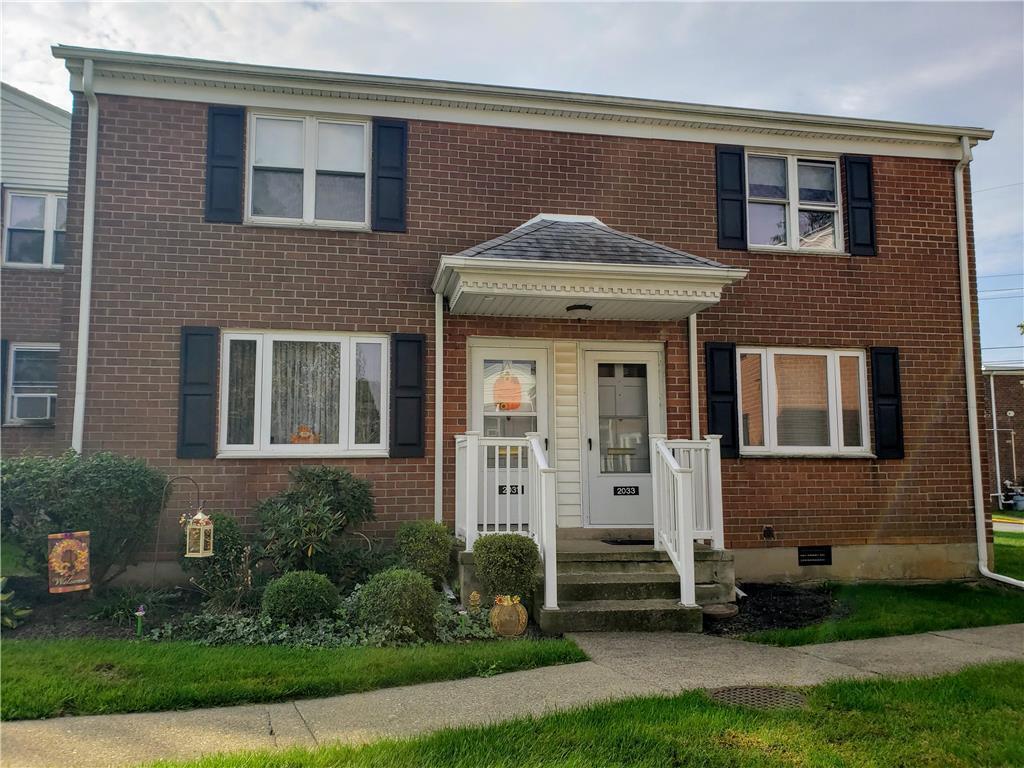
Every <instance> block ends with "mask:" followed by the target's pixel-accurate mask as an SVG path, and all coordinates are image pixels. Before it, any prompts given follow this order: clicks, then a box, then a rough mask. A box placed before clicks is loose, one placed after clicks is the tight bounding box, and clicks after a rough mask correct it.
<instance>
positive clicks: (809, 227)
mask: <svg viewBox="0 0 1024 768" xmlns="http://www.w3.org/2000/svg"><path fill="white" fill-rule="evenodd" d="M747 220H748V235H747V240H748V245H749V246H750V247H752V248H778V249H786V250H807V251H837V252H838V251H841V250H842V247H843V235H842V216H841V215H840V208H839V163H838V160H835V159H828V158H813V157H797V156H794V155H771V154H754V153H750V154H748V155H747Z"/></svg>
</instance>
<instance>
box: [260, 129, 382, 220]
mask: <svg viewBox="0 0 1024 768" xmlns="http://www.w3.org/2000/svg"><path fill="white" fill-rule="evenodd" d="M369 130H370V129H369V123H367V122H359V121H344V120H334V119H325V118H318V117H296V116H291V115H286V114H282V115H275V114H267V115H260V114H254V115H252V116H251V118H250V122H249V136H250V140H249V185H248V188H249V200H248V205H249V209H248V210H249V219H250V220H251V221H253V222H267V223H272V224H303V225H305V226H309V225H314V226H328V227H352V228H365V227H367V226H368V218H369V217H368V213H369V207H370V206H369V194H370V189H369V185H368V184H367V179H366V174H367V167H368V165H369V151H370V141H369V136H370V133H369Z"/></svg>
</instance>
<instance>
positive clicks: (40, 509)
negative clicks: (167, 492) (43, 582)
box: [0, 451, 166, 586]
mask: <svg viewBox="0 0 1024 768" xmlns="http://www.w3.org/2000/svg"><path fill="white" fill-rule="evenodd" d="M165 482H166V477H165V476H164V474H163V473H162V472H159V471H158V470H156V469H153V468H152V467H150V466H148V465H147V464H146V463H145V462H143V461H141V460H140V459H131V458H127V457H124V456H118V455H116V454H113V453H95V454H92V455H89V456H79V455H78V454H76V453H75V452H74V451H68V452H66V453H64V454H62V455H60V456H56V457H40V456H26V457H18V458H13V459H5V460H3V462H0V494H2V502H0V506H2V515H3V519H4V520H5V521H8V526H9V534H10V536H11V537H12V539H14V541H15V542H16V543H17V544H18V545H19V546H20V547H21V548H22V550H23V551H24V553H25V559H26V563H27V565H29V567H30V568H31V569H32V570H33V571H35V572H40V573H41V572H45V567H46V542H47V539H46V537H47V535H48V534H51V533H61V532H63V531H83V530H85V531H89V532H90V540H89V557H90V561H91V569H92V581H93V584H94V585H97V586H101V585H104V584H107V583H109V582H110V581H111V580H112V579H114V578H116V577H117V576H119V575H120V574H121V573H123V572H124V571H125V570H127V568H128V566H129V565H130V564H131V563H134V562H136V561H137V555H138V553H139V551H140V549H141V547H142V546H143V545H144V544H146V543H148V542H149V541H150V539H151V537H152V535H153V532H154V530H155V528H156V522H157V518H158V517H159V514H160V503H161V499H162V496H163V490H164V484H165Z"/></svg>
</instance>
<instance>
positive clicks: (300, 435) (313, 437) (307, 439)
mask: <svg viewBox="0 0 1024 768" xmlns="http://www.w3.org/2000/svg"><path fill="white" fill-rule="evenodd" d="M288 442H290V443H292V444H293V445H296V444H308V443H319V442H320V435H318V434H317V433H316V432H314V431H313V428H312V427H311V426H309V425H308V424H300V425H299V428H298V429H297V430H295V432H294V433H292V436H291V437H290V438H289V440H288Z"/></svg>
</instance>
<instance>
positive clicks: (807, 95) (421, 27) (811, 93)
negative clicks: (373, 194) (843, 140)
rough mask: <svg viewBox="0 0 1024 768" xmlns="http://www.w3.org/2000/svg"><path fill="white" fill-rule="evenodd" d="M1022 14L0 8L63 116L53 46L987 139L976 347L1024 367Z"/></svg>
mask: <svg viewBox="0 0 1024 768" xmlns="http://www.w3.org/2000/svg"><path fill="white" fill-rule="evenodd" d="M1022 9H1024V5H1022V4H1021V3H1019V2H1005V3H954V2H946V3H938V4H931V3H826V2H820V3H814V4H810V3H799V4H785V3H754V4H727V3H713V4H698V3H685V4H639V3H637V4H610V3H574V4H559V5H554V4H517V5H506V4H451V5H442V4H432V3H416V4H371V3H359V4H342V3H329V2H309V3H280V4H274V3H227V2H221V3H184V2H177V3H148V4H144V3H139V4H135V3H96V2H81V3H71V4H60V3H50V2H35V3H18V2H12V1H11V0H5V2H3V4H2V6H0V13H2V19H0V21H2V26H3V32H2V36H3V40H2V42H3V53H2V60H0V66H2V77H3V80H4V81H6V82H8V83H11V84H12V85H15V86H17V87H19V88H21V89H23V90H26V91H28V92H30V93H32V94H34V95H36V96H39V97H41V98H44V99H46V100H47V101H51V102H53V103H55V104H59V105H60V106H63V107H65V108H66V107H68V106H69V105H70V96H69V94H68V92H67V76H66V74H65V72H64V69H63V67H62V65H61V64H60V63H59V62H56V61H54V60H53V59H52V58H51V56H50V52H49V46H50V45H51V44H53V43H58V42H59V43H65V44H69V45H83V46H91V47H101V48H113V49H119V50H128V51H139V52H146V53H164V54H174V55H179V56H195V57H200V58H207V59H225V60H233V61H244V62H249V63H257V64H278V65H285V66H293V67H308V68H312V69H332V70H341V71H356V72H372V73H379V74H388V75H409V76H414V77H430V78H441V79H449V80H469V81H473V82H484V83H497V84H501V85H518V86H532V87H539V88H554V89H560V90H572V91H587V92H593V93H608V94H616V95H627V96H647V97H654V98H660V99H672V100H678V101H691V102H702V103H711V104H727V105H734V106H742V107H761V108H767V109H782V110H794V111H801V112H817V113H827V114H837V115H852V116H858V117H877V118H888V119H894V120H909V121H919V122H936V123H948V124H960V125H978V126H983V127H986V128H993V129H995V131H996V137H995V139H994V140H993V141H991V142H988V143H987V144H983V145H982V146H981V147H979V149H978V150H977V151H976V153H975V157H976V161H975V163H974V165H973V186H974V194H975V198H974V203H975V205H974V210H975V228H976V235H977V246H978V262H979V272H980V274H981V275H982V278H981V280H980V285H979V288H980V290H981V294H980V295H981V298H982V333H983V337H982V345H983V346H984V347H986V350H985V352H984V357H985V359H986V360H991V361H995V360H1024V347H1022V346H1021V337H1020V336H1019V334H1018V333H1017V331H1016V329H1015V326H1016V324H1017V323H1019V322H1021V320H1022V319H1024V298H1022V297H1024V185H1022V181H1024V116H1022V104H1024V46H1022V40H1024V13H1022ZM1004 346H1006V347H1011V349H995V347H1004Z"/></svg>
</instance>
